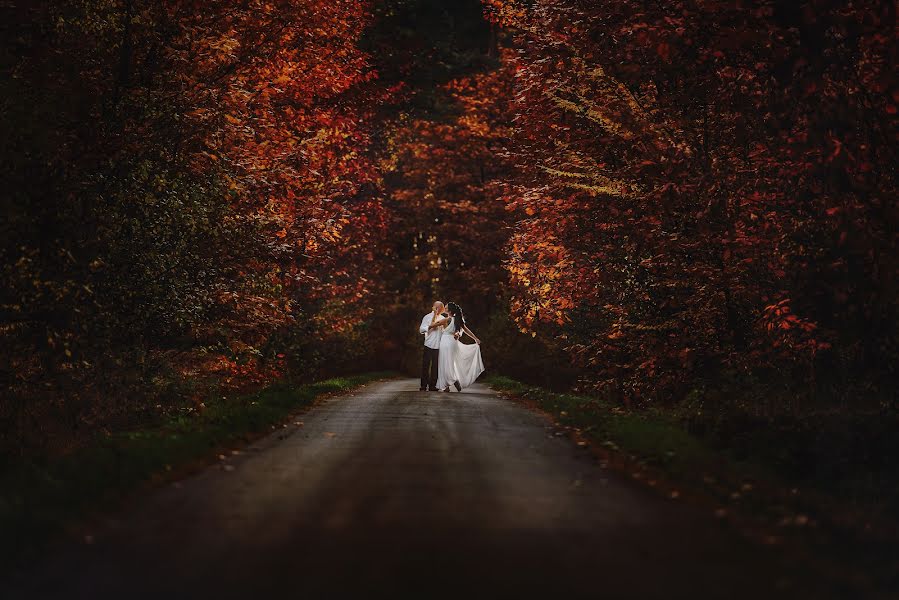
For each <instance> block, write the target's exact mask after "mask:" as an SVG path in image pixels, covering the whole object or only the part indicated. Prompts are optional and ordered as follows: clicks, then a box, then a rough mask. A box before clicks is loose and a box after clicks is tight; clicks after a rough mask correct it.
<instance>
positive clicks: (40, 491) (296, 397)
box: [0, 373, 392, 566]
mask: <svg viewBox="0 0 899 600" xmlns="http://www.w3.org/2000/svg"><path fill="white" fill-rule="evenodd" d="M391 376H392V374H390V373H366V374H362V375H353V376H348V377H337V378H333V379H328V380H326V381H321V382H318V383H311V384H307V385H290V384H286V383H277V384H273V385H270V386H268V387H266V388H264V389H262V390H260V391H258V392H255V393H253V394H248V395H243V396H238V397H235V398H232V399H227V400H222V401H220V402H210V403H209V404H210V406H209V408H208V409H207V410H205V411H203V412H202V413H200V414H196V413H194V414H192V415H190V416H180V417H177V418H173V419H170V420H169V421H167V422H165V423H164V424H161V425H157V426H155V427H151V428H147V429H144V430H138V431H129V432H123V433H116V434H113V435H109V436H106V437H103V438H99V439H97V440H96V442H95V443H93V444H92V445H89V446H87V447H84V448H82V449H79V450H77V451H75V452H73V453H72V454H70V455H67V456H64V457H61V458H56V459H53V460H47V461H43V462H32V463H28V464H24V465H20V466H18V467H17V468H15V469H13V470H11V471H9V472H7V473H5V474H4V475H2V476H0V531H2V532H3V533H2V535H0V557H2V558H3V559H4V560H3V564H5V565H7V566H13V565H14V564H16V563H19V562H21V561H23V560H28V559H30V558H32V557H33V556H34V555H35V554H37V553H38V552H39V551H40V550H41V548H42V547H43V546H44V545H45V544H46V542H47V540H49V539H51V538H52V537H54V536H56V535H58V534H60V533H61V532H62V531H63V530H64V529H65V527H66V526H67V525H68V524H70V523H72V522H73V521H76V522H77V520H78V519H79V518H83V517H84V516H85V515H87V514H89V513H91V512H94V511H97V510H101V509H104V508H109V507H111V506H114V505H115V503H116V502H121V500H122V498H123V497H124V496H125V495H127V494H128V493H131V492H134V491H136V490H137V489H138V488H139V486H141V485H143V484H146V483H147V482H149V481H151V480H152V479H153V478H154V477H155V476H159V475H164V474H165V473H166V472H168V471H177V470H178V469H180V468H184V467H185V466H187V465H190V464H192V463H194V462H195V461H199V460H203V459H207V458H209V457H210V456H211V455H213V453H214V451H215V450H217V449H221V448H224V447H226V446H229V445H233V444H235V443H239V442H243V441H246V440H247V439H248V438H252V437H254V436H256V435H259V434H261V433H264V432H266V431H270V430H271V427H272V425H275V424H278V423H280V422H281V421H283V420H284V419H285V418H286V417H287V416H288V415H290V414H291V413H293V412H295V411H296V410H298V409H301V408H303V407H305V406H309V405H310V404H312V403H313V402H314V401H315V400H316V399H318V398H320V397H322V396H324V395H327V394H335V393H343V392H347V391H349V390H351V389H353V388H356V387H358V386H360V385H363V384H365V383H369V382H372V381H375V380H378V379H384V378H387V377H391Z"/></svg>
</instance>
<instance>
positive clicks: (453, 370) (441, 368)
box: [437, 320, 484, 390]
mask: <svg viewBox="0 0 899 600" xmlns="http://www.w3.org/2000/svg"><path fill="white" fill-rule="evenodd" d="M455 333H456V329H455V322H454V321H452V320H451V321H450V322H449V323H448V324H447V325H446V327H444V328H443V335H441V336H440V354H438V355H437V389H438V390H444V389H446V388H447V387H453V385H454V384H455V383H456V382H459V385H460V386H461V387H463V388H467V387H468V386H470V385H471V384H472V383H474V382H475V380H476V379H477V378H478V376H479V375H480V374H481V373H483V372H484V361H483V360H482V359H481V347H480V345H478V344H463V343H462V342H460V341H459V340H457V339H456V338H455V337H453V334H455Z"/></svg>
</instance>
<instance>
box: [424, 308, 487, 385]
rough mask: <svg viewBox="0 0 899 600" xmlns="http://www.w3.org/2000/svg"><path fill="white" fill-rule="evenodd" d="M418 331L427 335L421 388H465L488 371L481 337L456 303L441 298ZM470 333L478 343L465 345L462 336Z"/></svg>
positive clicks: (425, 317)
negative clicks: (485, 369) (471, 328)
mask: <svg viewBox="0 0 899 600" xmlns="http://www.w3.org/2000/svg"><path fill="white" fill-rule="evenodd" d="M418 332H419V333H420V334H422V335H423V336H424V337H425V347H424V354H423V356H422V361H421V391H425V390H429V391H432V392H436V391H438V390H439V391H442V392H448V391H450V386H453V387H455V388H456V390H457V391H460V392H461V391H462V388H466V387H468V386H470V385H471V384H472V383H474V381H475V379H477V378H478V375H480V374H481V373H483V372H484V361H482V360H481V347H480V345H481V340H480V339H478V336H476V335H475V334H474V333H473V332H472V331H471V330H470V329H469V328H468V327H467V326H466V325H465V317H464V316H463V315H462V309H461V308H460V307H459V305H458V304H456V303H455V302H450V303H449V304H447V305H446V312H444V306H443V302H440V301H439V300H438V301H437V302H435V303H434V305H433V306H432V307H431V312H429V313H428V314H426V315H425V316H424V318H423V319H422V320H421V326H419V328H418ZM466 333H467V334H468V335H469V337H471V339H473V340H474V341H475V343H474V344H463V343H462V342H460V341H459V338H461V337H462V335H463V334H466Z"/></svg>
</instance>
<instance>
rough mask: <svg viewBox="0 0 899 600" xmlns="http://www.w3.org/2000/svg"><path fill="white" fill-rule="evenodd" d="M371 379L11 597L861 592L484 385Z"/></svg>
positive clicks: (130, 518)
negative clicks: (442, 387) (629, 471)
mask: <svg viewBox="0 0 899 600" xmlns="http://www.w3.org/2000/svg"><path fill="white" fill-rule="evenodd" d="M417 388H418V382H417V381H415V380H411V379H398V380H390V381H381V382H375V383H370V384H368V385H365V386H364V387H362V388H359V389H357V390H355V391H353V392H350V393H346V394H343V395H339V396H333V397H330V398H328V399H325V400H323V401H321V402H319V403H317V404H315V405H314V406H313V407H312V408H311V409H310V410H308V412H305V413H304V414H302V415H301V416H297V417H293V419H294V420H291V421H288V422H286V423H284V426H282V427H278V428H276V431H274V432H273V433H271V434H270V435H268V436H267V437H264V438H262V439H260V440H258V441H256V442H254V443H252V444H250V445H249V446H247V447H242V448H241V447H238V446H239V445H238V444H237V443H236V442H235V448H234V450H233V451H231V452H223V453H222V454H221V457H220V461H219V462H218V464H216V465H215V466H210V467H208V468H206V469H205V470H202V471H201V472H199V473H197V474H194V475H192V476H189V477H187V478H183V479H180V480H175V481H169V482H168V483H166V484H164V485H160V486H159V487H158V488H157V489H155V490H154V491H152V492H149V493H147V494H145V495H142V496H141V497H140V498H136V499H134V501H133V502H131V503H130V505H129V506H127V507H125V508H124V509H121V510H119V511H117V512H113V513H112V514H109V515H107V516H105V517H103V518H98V519H95V520H94V522H93V523H91V524H90V525H88V526H86V529H85V531H83V532H82V535H81V536H80V537H79V538H78V539H72V540H69V541H68V542H67V543H65V544H62V545H61V546H60V547H58V548H56V550H55V552H54V553H53V554H52V556H51V557H49V558H48V559H47V560H44V561H41V562H38V563H36V564H35V565H34V566H33V567H31V568H28V569H26V570H23V571H20V572H19V573H17V574H16V576H15V577H14V579H13V580H12V581H11V582H10V584H9V585H7V586H4V588H5V589H2V590H0V591H2V595H3V597H5V598H72V597H90V598H120V597H130V598H135V597H141V598H142V597H147V598H158V597H175V598H182V597H184V598H186V597H219V598H223V597H225V598H232V597H234V598H236V597H241V598H243V597H262V596H266V595H271V594H276V593H277V594H280V593H287V594H290V595H291V596H292V597H293V596H298V595H301V594H303V593H306V594H309V595H310V596H312V597H321V595H323V594H327V595H329V596H332V597H335V596H342V595H344V594H351V593H354V594H357V595H361V594H365V596H366V597H372V596H377V595H381V594H392V595H394V596H397V597H413V596H414V597H449V596H453V597H488V596H489V597H498V596H499V595H502V596H504V597H511V596H513V595H518V596H522V597H535V596H538V595H547V594H549V595H551V597H564V596H565V595H569V596H575V597H596V596H598V595H601V596H603V597H611V598H625V597H627V598H667V599H670V598H686V597H690V598H715V597H728V598H753V599H756V598H779V597H784V598H787V597H789V598H816V599H818V598H841V597H845V598H850V597H853V598H857V597H859V595H858V593H857V590H852V589H851V588H849V587H846V586H845V585H844V584H843V583H842V582H841V581H840V580H838V579H832V578H831V577H830V576H829V574H827V573H821V572H816V571H815V570H814V569H813V568H812V567H810V566H809V564H808V562H807V561H805V560H802V559H797V556H796V555H795V554H793V553H789V552H782V551H781V549H780V548H778V547H776V546H772V545H764V544H757V543H755V542H753V541H751V540H748V539H747V538H746V537H745V536H743V535H741V534H740V533H739V532H737V531H736V530H735V529H734V528H733V527H731V526H730V524H729V523H728V522H727V520H726V519H719V518H716V517H715V515H713V514H711V513H710V512H708V511H706V510H705V509H704V508H703V507H702V506H700V505H694V504H692V503H689V502H684V501H683V498H682V497H677V495H672V494H671V493H670V492H669V493H666V494H659V493H657V491H656V490H655V489H653V488H652V487H651V486H647V485H645V484H643V483H642V482H635V481H634V480H633V479H632V478H631V477H628V476H625V475H624V474H623V472H621V471H619V470H618V469H615V468H613V466H612V465H610V464H608V462H607V461H606V460H605V459H603V458H602V457H601V456H598V455H597V454H595V453H594V452H592V451H591V446H590V445H589V444H588V443H586V442H583V441H581V443H577V440H574V441H573V440H572V439H570V437H569V433H570V432H569V431H568V430H567V429H565V428H563V427H559V426H558V425H556V424H555V423H553V422H552V421H551V420H550V419H547V418H546V415H542V414H540V413H539V412H537V411H533V410H528V409H527V408H526V407H524V406H522V405H521V403H518V402H513V401H511V400H510V399H508V398H504V397H502V396H501V395H500V394H498V393H497V392H495V391H494V390H491V389H490V388H488V387H486V386H484V385H480V384H478V385H476V386H474V387H472V388H470V389H468V390H465V391H464V392H463V393H450V394H441V393H427V392H419V391H418V389H417Z"/></svg>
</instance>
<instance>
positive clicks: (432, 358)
mask: <svg viewBox="0 0 899 600" xmlns="http://www.w3.org/2000/svg"><path fill="white" fill-rule="evenodd" d="M441 313H443V302H441V301H440V300H438V301H436V302H435V303H434V305H433V306H431V312H429V313H428V314H426V315H425V316H424V318H423V319H422V320H421V325H419V327H418V333H420V334H421V335H423V336H424V338H425V347H424V352H423V354H422V355H421V387H420V388H419V390H420V391H422V392H423V391H425V390H428V391H430V392H436V391H437V365H438V362H437V357H438V356H439V354H440V336H441V335H443V332H442V331H441V330H440V329H439V328H434V329H430V327H431V323H433V322H434V321H436V320H437V319H439V318H440V317H441V316H442V314H441Z"/></svg>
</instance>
